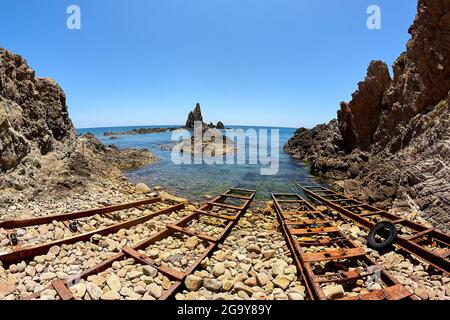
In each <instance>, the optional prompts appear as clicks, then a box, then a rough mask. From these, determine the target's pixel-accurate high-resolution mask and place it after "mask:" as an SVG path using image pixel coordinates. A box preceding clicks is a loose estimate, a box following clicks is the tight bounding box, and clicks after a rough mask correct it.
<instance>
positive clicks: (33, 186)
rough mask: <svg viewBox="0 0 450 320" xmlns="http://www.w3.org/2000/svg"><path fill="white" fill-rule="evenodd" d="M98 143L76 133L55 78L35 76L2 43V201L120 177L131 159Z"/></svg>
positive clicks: (141, 154) (136, 154) (145, 156)
mask: <svg viewBox="0 0 450 320" xmlns="http://www.w3.org/2000/svg"><path fill="white" fill-rule="evenodd" d="M100 145H101V144H100V142H99V141H96V140H95V138H93V137H91V136H89V137H86V138H84V139H79V138H78V137H77V135H76V132H75V129H74V126H73V125H72V122H71V120H70V118H69V113H68V108H67V104H66V96H65V94H64V92H63V90H62V89H61V88H60V87H59V86H58V85H57V84H56V82H55V81H54V80H52V79H49V78H45V79H42V78H38V77H36V75H35V72H34V71H33V69H31V68H30V67H29V66H28V65H27V62H26V61H25V60H24V59H23V58H22V57H20V56H18V55H16V54H13V53H11V52H9V51H7V50H5V49H2V48H0V190H1V192H0V206H1V205H8V204H9V203H14V202H16V201H22V200H23V201H26V200H27V199H30V198H34V197H35V196H37V195H39V194H48V193H60V194H64V193H65V192H66V191H67V190H72V189H75V188H83V187H84V186H86V184H88V183H92V182H94V181H96V180H97V178H99V177H107V176H111V175H114V176H116V177H118V176H119V175H120V172H119V171H118V169H119V168H128V167H129V166H130V164H124V163H123V160H121V159H119V158H123V157H124V154H122V153H121V151H119V150H117V149H115V148H113V147H107V146H103V147H101V148H100V147H99V146H100ZM126 152H127V153H126V154H125V155H126V156H127V157H128V156H130V157H131V158H132V159H134V160H133V161H134V162H133V163H135V164H136V166H138V165H141V164H142V162H149V161H150V159H152V157H151V155H150V154H149V153H148V152H147V151H143V150H134V151H133V150H132V151H126ZM137 158H140V159H139V160H138V159H137ZM111 163H112V164H113V165H111Z"/></svg>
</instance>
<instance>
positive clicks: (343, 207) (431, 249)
mask: <svg viewBox="0 0 450 320" xmlns="http://www.w3.org/2000/svg"><path fill="white" fill-rule="evenodd" d="M299 187H300V188H301V189H302V190H303V191H304V192H305V194H306V195H308V196H310V197H311V198H313V199H315V200H317V201H319V202H321V203H322V204H324V205H325V206H327V207H329V208H331V209H334V210H336V211H337V212H339V213H341V214H343V215H344V216H346V217H347V218H349V219H351V220H353V221H355V222H356V223H358V224H360V225H361V226H363V227H365V228H368V229H371V228H373V226H375V224H376V223H377V222H379V221H382V220H387V221H391V222H392V223H393V224H394V225H395V226H396V227H397V231H398V232H397V233H398V235H397V237H396V239H395V244H396V245H398V246H399V247H401V248H402V249H404V250H406V251H407V252H409V253H411V254H412V255H414V256H417V257H418V258H420V259H422V260H424V261H425V262H427V263H428V264H430V265H431V266H432V267H434V268H435V269H437V270H439V271H441V272H444V273H446V274H449V273H450V235H448V234H445V233H442V232H439V231H437V230H435V229H434V228H428V227H426V226H423V225H420V224H418V223H415V222H413V221H410V220H407V219H404V218H400V217H398V216H396V215H394V214H391V213H389V212H387V211H385V210H381V209H379V208H376V207H374V206H371V205H368V204H364V203H362V202H361V201H358V200H355V199H353V198H351V197H347V196H345V195H343V194H340V193H337V192H335V191H332V190H330V189H327V188H325V187H322V186H319V185H313V186H302V185H301V184H299Z"/></svg>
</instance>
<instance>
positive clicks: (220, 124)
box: [216, 121, 225, 129]
mask: <svg viewBox="0 0 450 320" xmlns="http://www.w3.org/2000/svg"><path fill="white" fill-rule="evenodd" d="M216 129H225V126H224V125H223V123H222V122H221V121H219V122H217V125H216Z"/></svg>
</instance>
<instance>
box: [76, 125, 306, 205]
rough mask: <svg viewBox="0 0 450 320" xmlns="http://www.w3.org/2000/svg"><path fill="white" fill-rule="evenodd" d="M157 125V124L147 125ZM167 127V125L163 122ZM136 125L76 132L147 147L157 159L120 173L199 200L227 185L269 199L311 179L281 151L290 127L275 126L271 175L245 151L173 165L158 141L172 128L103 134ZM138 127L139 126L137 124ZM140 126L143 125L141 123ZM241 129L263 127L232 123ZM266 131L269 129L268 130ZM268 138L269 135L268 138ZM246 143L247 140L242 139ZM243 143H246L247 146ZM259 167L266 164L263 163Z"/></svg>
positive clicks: (108, 141)
mask: <svg viewBox="0 0 450 320" xmlns="http://www.w3.org/2000/svg"><path fill="white" fill-rule="evenodd" d="M151 127H161V126H148V127H145V128H151ZM164 127H170V126H164ZM134 128H137V127H111V128H93V129H78V130H77V131H78V133H80V134H85V133H87V132H90V133H92V134H94V135H95V136H96V137H97V138H99V139H100V140H101V141H102V142H103V143H105V144H115V145H117V146H118V147H119V148H147V149H149V150H150V151H151V152H152V153H153V154H154V155H156V156H157V157H159V158H160V159H161V160H160V161H158V162H156V163H153V164H151V165H149V166H145V167H144V168H141V169H137V170H131V171H126V172H125V173H124V174H125V176H127V177H128V178H129V179H130V180H131V181H132V182H134V183H138V182H144V183H146V184H148V185H153V186H154V185H159V186H162V187H163V188H164V189H165V190H167V191H170V192H173V193H176V194H178V195H181V196H184V197H187V198H189V199H191V200H202V199H204V198H205V196H206V195H210V196H215V195H218V194H220V193H222V192H224V191H226V190H227V189H229V188H238V187H239V188H246V189H253V190H257V195H256V198H257V199H263V200H265V199H269V198H270V193H271V192H297V193H300V191H299V189H298V187H297V186H296V183H298V182H305V181H307V180H310V179H311V176H310V174H309V168H308V166H306V165H304V164H302V163H299V162H298V161H297V160H295V159H293V158H292V157H291V156H290V155H289V154H287V153H285V152H284V151H283V145H284V144H285V143H286V142H287V141H288V140H289V138H290V137H292V136H293V134H294V132H295V130H296V129H294V128H267V129H269V130H270V129H279V170H278V173H277V174H275V175H270V176H264V175H261V174H260V169H261V167H262V165H261V164H259V162H258V164H257V165H252V164H248V159H249V157H250V155H251V154H250V152H249V151H248V147H247V149H246V150H247V152H246V164H214V165H208V164H205V163H203V164H182V165H176V164H174V163H173V162H172V160H171V152H170V151H167V150H163V149H162V148H161V145H166V144H169V143H171V135H172V132H163V133H151V134H135V135H120V136H118V139H114V140H113V139H110V137H107V136H104V135H103V133H104V132H107V131H127V130H131V129H134ZM139 128H141V127H139ZM142 128H144V127H142ZM232 128H240V129H243V130H248V129H255V130H256V131H258V129H264V128H263V127H232ZM269 135H270V131H269ZM269 140H270V139H269ZM246 143H247V145H248V140H247V141H246ZM247 145H246V146H247ZM263 167H268V166H267V165H265V166H263Z"/></svg>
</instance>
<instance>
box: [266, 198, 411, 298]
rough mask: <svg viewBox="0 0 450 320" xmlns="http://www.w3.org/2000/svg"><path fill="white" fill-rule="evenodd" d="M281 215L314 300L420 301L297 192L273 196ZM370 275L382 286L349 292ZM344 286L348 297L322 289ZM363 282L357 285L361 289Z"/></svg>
mask: <svg viewBox="0 0 450 320" xmlns="http://www.w3.org/2000/svg"><path fill="white" fill-rule="evenodd" d="M272 199H273V202H274V206H275V210H276V212H277V216H278V218H279V220H280V223H281V227H282V230H283V233H284V236H285V238H286V240H287V242H288V245H289V247H290V250H291V252H292V254H293V256H294V260H295V262H296V265H297V268H298V270H299V271H300V274H301V276H302V278H303V280H304V282H305V284H306V287H307V290H308V292H309V294H310V297H311V299H313V300H328V299H331V300H334V299H339V300H384V299H386V300H401V299H415V296H413V295H412V294H411V293H410V292H409V291H408V290H407V289H406V288H405V287H404V286H403V285H402V284H400V283H399V282H398V281H397V280H396V279H395V278H393V277H392V276H391V275H390V274H389V273H388V272H387V271H386V270H385V269H384V268H383V267H382V266H380V265H379V264H377V263H376V261H375V260H373V259H372V258H371V257H370V256H369V255H368V254H367V253H366V251H365V250H364V249H363V248H362V247H360V246H358V245H357V244H356V243H355V242H353V241H352V240H351V239H349V238H348V237H347V236H346V235H345V234H344V233H342V232H341V231H340V230H339V228H337V227H336V224H335V222H334V217H333V216H329V215H326V214H323V213H321V212H320V211H318V210H317V209H316V208H315V207H314V206H312V205H311V204H310V203H308V202H307V201H305V200H304V199H303V198H301V197H300V196H299V195H298V194H290V193H272ZM369 277H374V278H373V279H378V281H377V285H379V286H380V287H379V288H374V289H373V290H372V289H370V288H369V289H370V290H371V291H370V292H369V290H367V292H364V293H356V291H354V292H353V293H349V291H352V288H353V289H354V288H356V287H357V286H361V285H362V283H363V282H364V281H365V282H366V283H369V284H370V285H373V284H374V283H375V282H370V281H369V282H368V279H369ZM330 283H334V284H339V285H342V287H343V289H346V291H345V292H346V293H345V294H344V293H342V292H341V293H340V294H339V295H331V294H328V296H327V294H326V293H325V292H324V289H323V287H324V286H326V285H328V284H330ZM357 284H358V285H357Z"/></svg>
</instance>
